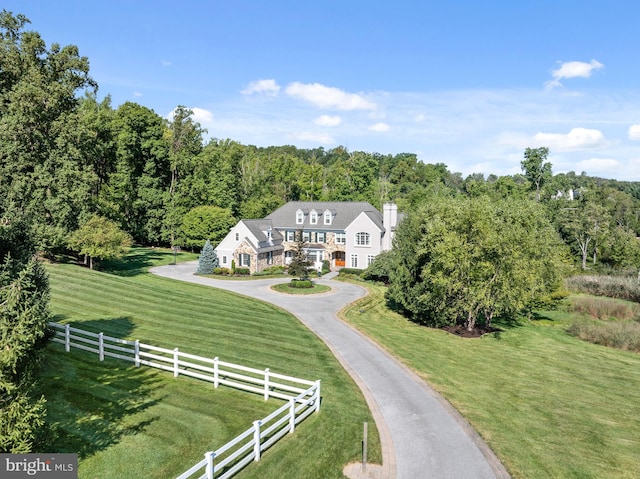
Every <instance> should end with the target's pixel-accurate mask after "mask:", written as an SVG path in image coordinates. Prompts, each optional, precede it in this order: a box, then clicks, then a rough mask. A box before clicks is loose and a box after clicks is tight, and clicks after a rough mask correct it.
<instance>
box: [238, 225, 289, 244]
mask: <svg viewBox="0 0 640 479" xmlns="http://www.w3.org/2000/svg"><path fill="white" fill-rule="evenodd" d="M241 222H242V223H244V224H245V226H246V227H247V228H248V229H249V231H251V234H252V235H253V236H254V237H255V238H256V239H257V240H258V241H259V242H261V243H262V242H264V241H269V240H268V238H267V235H266V234H265V231H268V230H269V229H271V240H272V242H274V243H282V240H283V237H282V235H281V234H280V232H278V230H276V229H275V228H274V227H273V224H272V222H271V220H268V219H256V220H241Z"/></svg>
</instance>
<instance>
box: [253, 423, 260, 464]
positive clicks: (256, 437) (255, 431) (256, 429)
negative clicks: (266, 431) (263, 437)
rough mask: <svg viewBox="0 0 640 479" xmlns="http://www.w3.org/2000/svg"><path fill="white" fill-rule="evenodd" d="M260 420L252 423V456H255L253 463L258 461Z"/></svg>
mask: <svg viewBox="0 0 640 479" xmlns="http://www.w3.org/2000/svg"><path fill="white" fill-rule="evenodd" d="M261 424H262V423H261V422H260V420H258V421H253V443H254V444H253V454H254V455H255V458H254V461H256V462H257V461H259V460H260V425H261Z"/></svg>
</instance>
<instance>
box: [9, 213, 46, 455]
mask: <svg viewBox="0 0 640 479" xmlns="http://www.w3.org/2000/svg"><path fill="white" fill-rule="evenodd" d="M34 253H35V248H34V245H33V242H32V240H31V234H30V231H29V229H28V227H27V225H26V223H25V222H24V221H22V220H21V219H19V218H15V217H9V216H8V215H4V216H1V217H0V452H3V453H27V452H32V451H33V449H34V446H35V444H36V442H37V440H38V437H39V435H40V434H41V432H42V431H43V426H44V419H45V414H46V409H45V404H44V403H45V401H44V398H36V397H34V375H35V372H36V370H37V366H38V363H39V358H40V351H41V349H42V347H43V346H44V345H45V344H46V334H45V333H46V328H47V322H48V321H49V319H50V313H49V310H48V302H49V283H48V279H47V275H46V272H45V270H44V268H43V266H42V265H41V264H40V263H39V262H38V261H37V260H36V257H35V254H34Z"/></svg>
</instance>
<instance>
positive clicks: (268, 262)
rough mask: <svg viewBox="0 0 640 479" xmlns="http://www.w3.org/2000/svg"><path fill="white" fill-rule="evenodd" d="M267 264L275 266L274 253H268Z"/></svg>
mask: <svg viewBox="0 0 640 479" xmlns="http://www.w3.org/2000/svg"><path fill="white" fill-rule="evenodd" d="M267 264H273V251H269V252H267Z"/></svg>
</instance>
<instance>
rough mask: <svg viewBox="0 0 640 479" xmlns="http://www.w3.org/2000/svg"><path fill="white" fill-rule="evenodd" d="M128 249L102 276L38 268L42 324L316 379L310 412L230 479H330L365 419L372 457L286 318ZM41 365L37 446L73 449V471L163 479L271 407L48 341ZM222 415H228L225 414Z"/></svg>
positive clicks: (352, 449) (343, 383) (339, 373)
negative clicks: (50, 320)
mask: <svg viewBox="0 0 640 479" xmlns="http://www.w3.org/2000/svg"><path fill="white" fill-rule="evenodd" d="M131 254H132V256H130V257H129V259H130V260H131V261H130V262H127V261H126V260H125V261H124V262H122V263H120V264H118V263H117V262H111V263H106V264H104V265H103V266H105V267H107V268H109V269H108V270H109V274H107V273H104V272H96V271H89V270H88V269H87V268H82V267H79V266H76V265H70V264H53V265H49V266H48V267H47V269H48V271H49V274H50V282H51V308H52V311H53V313H54V315H55V317H54V320H56V321H61V322H71V323H73V324H77V325H78V326H80V327H83V328H88V329H90V330H92V331H94V332H99V331H102V332H104V333H105V334H107V335H109V336H115V337H126V338H129V339H140V340H141V341H144V342H146V343H148V344H154V345H157V346H162V347H166V348H175V347H178V348H180V350H181V351H184V352H189V353H193V354H198V355H201V356H205V357H212V358H213V357H215V356H218V357H219V358H220V359H221V360H224V361H228V362H233V363H237V364H242V365H246V366H250V367H255V368H267V367H268V368H270V369H271V370H272V371H274V372H278V373H283V374H287V375H292V376H296V377H301V378H308V379H311V380H315V379H320V380H321V381H322V397H323V400H322V408H321V410H320V412H319V413H318V414H314V415H312V416H311V417H309V418H308V419H307V420H305V421H304V422H303V423H301V424H300V425H299V426H298V427H297V428H296V431H295V433H293V434H292V435H289V436H287V437H285V438H283V439H282V440H281V441H279V442H278V443H277V444H276V445H275V446H273V447H272V448H270V449H269V450H268V451H267V452H266V453H265V454H264V456H263V459H262V460H261V461H260V462H259V463H254V464H252V465H250V466H249V467H248V468H247V469H246V470H244V471H243V472H242V476H241V477H244V478H254V477H255V478H258V477H259V478H261V479H262V478H267V479H268V478H274V479H275V478H277V479H281V478H282V477H310V478H318V479H324V478H342V477H343V476H342V468H343V466H344V465H345V464H347V463H349V462H353V461H357V460H359V458H360V453H361V440H362V424H363V422H365V421H368V422H369V424H370V437H369V441H370V449H369V458H370V461H372V462H380V461H381V453H380V443H379V439H378V436H377V431H376V430H375V429H373V430H372V427H371V425H372V424H374V421H373V419H372V416H371V413H370V411H369V409H368V407H367V404H366V402H365V400H364V398H363V396H362V394H361V392H360V390H359V389H358V388H357V386H356V385H355V384H354V383H353V381H352V380H351V379H350V378H349V376H348V375H347V374H346V372H345V371H344V370H343V369H342V367H341V366H340V365H339V363H338V362H337V360H336V359H335V358H334V357H333V356H332V354H331V353H330V351H329V350H328V348H327V347H326V346H325V345H324V344H323V343H322V342H321V341H320V340H319V339H318V338H317V337H316V336H315V335H314V334H313V333H311V332H310V331H309V330H307V329H306V328H305V327H304V326H303V325H302V324H301V323H300V322H299V321H298V320H297V319H296V318H294V317H293V316H292V315H290V314H288V313H286V312H284V311H282V310H281V309H279V308H276V307H275V306H272V305H269V304H266V303H263V302H259V301H255V300H251V299H247V298H245V297H242V296H239V295H236V294H233V293H228V292H225V291H221V290H216V289H213V288H210V287H205V286H199V285H193V284H188V283H183V282H179V281H172V280H168V279H164V278H159V277H156V276H152V275H149V274H146V273H145V271H146V269H147V268H148V267H149V266H154V265H158V264H162V263H163V262H164V263H165V264H167V263H170V262H172V260H173V257H172V255H171V253H170V252H168V253H167V252H162V251H160V250H151V249H143V248H136V249H134V250H133V251H132V253H131ZM45 364H47V365H48V367H47V368H46V371H45V372H44V374H43V378H42V379H43V381H42V384H43V388H44V390H45V392H46V394H47V397H48V398H49V402H48V408H49V411H50V413H49V420H50V421H51V422H53V423H54V424H57V432H58V436H57V437H54V438H52V439H51V445H52V447H51V448H50V449H49V448H48V449H47V450H48V451H49V452H56V450H62V449H64V450H65V451H66V452H78V453H80V477H100V478H118V479H120V478H123V479H127V478H132V479H133V478H136V479H137V478H139V477H150V478H153V477H156V478H167V477H175V475H177V474H179V473H181V472H183V471H185V470H186V469H188V468H189V467H191V466H192V465H193V464H194V463H195V462H196V461H198V460H200V459H202V458H203V454H204V453H205V452H206V451H208V450H212V449H215V448H216V447H219V446H220V445H222V444H224V443H225V442H226V441H227V440H229V439H231V438H232V437H234V436H235V435H236V434H237V433H238V432H240V431H241V430H244V429H247V428H249V427H250V426H251V421H253V420H255V419H260V418H261V417H264V416H265V411H266V412H267V413H269V412H272V411H273V409H274V405H276V404H277V401H276V400H269V401H267V402H265V401H264V400H263V399H262V396H259V395H256V396H252V395H250V394H248V393H245V392H241V391H235V390H233V389H229V388H225V387H220V388H218V389H214V388H213V385H208V384H207V383H204V382H202V381H196V380H192V379H190V378H185V377H179V378H173V377H171V375H170V374H167V373H163V372H159V371H155V370H149V369H146V368H140V369H138V368H135V367H134V366H132V365H131V364H130V363H127V362H124V361H117V360H115V359H108V360H106V361H105V362H99V361H98V359H97V357H96V356H95V355H91V354H88V353H84V352H82V351H77V350H72V352H70V353H65V352H64V348H63V347H62V346H60V345H59V344H51V345H50V346H49V347H48V349H47V357H46V358H45ZM130 392H131V393H130ZM254 405H255V406H256V407H255V408H254ZM254 409H255V412H253V411H254ZM226 411H232V412H231V413H230V415H229V417H228V420H227V416H226Z"/></svg>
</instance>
